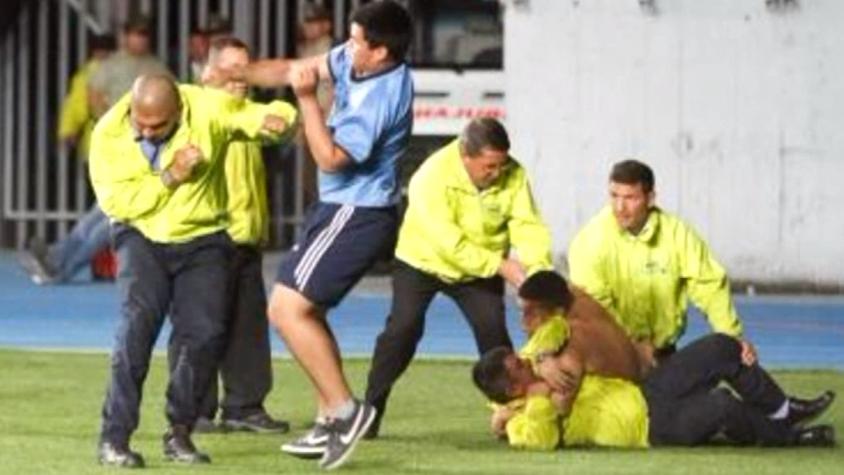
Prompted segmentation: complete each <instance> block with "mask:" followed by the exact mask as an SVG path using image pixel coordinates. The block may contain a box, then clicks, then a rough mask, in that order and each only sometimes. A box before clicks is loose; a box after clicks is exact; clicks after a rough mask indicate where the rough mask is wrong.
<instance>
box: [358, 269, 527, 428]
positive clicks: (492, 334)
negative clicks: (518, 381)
mask: <svg viewBox="0 0 844 475" xmlns="http://www.w3.org/2000/svg"><path fill="white" fill-rule="evenodd" d="M392 283H393V300H392V305H391V309H390V315H389V316H388V317H387V322H386V325H385V327H384V330H383V331H382V332H381V334H380V335H378V339H377V341H376V343H375V353H374V354H373V356H372V367H371V368H370V370H369V380H368V382H367V388H366V400H367V401H369V402H370V403H371V404H372V405H374V406H375V407H376V408H377V409H378V415H379V418H380V417H382V416H383V414H384V411H385V409H386V406H387V398H388V397H389V395H390V390H391V389H392V387H393V384H395V382H396V381H397V380H398V379H399V377H400V376H401V375H402V373H404V370H405V369H407V366H408V365H409V364H410V361H411V360H412V359H413V355H414V354H415V353H416V346H417V345H418V343H419V340H421V339H422V334H423V332H424V330H425V312H426V311H427V310H428V306H429V305H430V303H431V300H433V298H434V296H436V294H437V293H438V292H443V293H445V294H446V295H448V296H449V297H451V298H452V299H453V300H454V301H455V302H456V303H457V305H458V307H460V310H461V312H462V313H463V316H464V318H466V321H468V322H469V326H470V327H471V329H472V333H473V334H474V336H475V344H476V345H477V349H478V353H479V354H483V353H484V352H486V351H488V350H490V349H492V348H495V347H496V346H508V347H512V342H511V341H510V335H509V334H508V333H507V325H506V321H505V314H504V281H503V279H501V277H498V276H495V277H491V278H488V279H476V280H472V281H469V282H463V283H457V284H448V283H446V282H443V281H442V280H440V279H438V278H436V277H434V276H433V275H430V274H427V273H425V272H422V271H420V270H417V269H415V268H413V267H411V266H409V265H407V264H405V263H403V262H401V261H396V268H395V269H394V270H393V280H392Z"/></svg>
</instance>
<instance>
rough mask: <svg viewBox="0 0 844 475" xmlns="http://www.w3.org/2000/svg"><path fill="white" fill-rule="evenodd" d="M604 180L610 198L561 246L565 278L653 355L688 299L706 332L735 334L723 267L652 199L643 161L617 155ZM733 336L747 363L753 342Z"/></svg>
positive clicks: (676, 326) (662, 351)
mask: <svg viewBox="0 0 844 475" xmlns="http://www.w3.org/2000/svg"><path fill="white" fill-rule="evenodd" d="M609 182H610V183H609V194H610V204H609V205H608V206H607V207H605V208H604V209H603V210H601V212H600V213H599V214H598V215H597V216H595V217H594V218H592V219H591V220H590V221H589V222H588V223H587V224H586V226H584V227H583V229H581V230H580V231H579V232H578V233H577V235H576V236H575V238H574V240H572V243H571V246H570V247H569V253H568V259H569V270H570V273H571V275H570V277H571V280H572V282H573V283H574V284H575V285H577V286H578V287H581V288H582V289H584V290H585V291H586V292H588V293H589V294H591V295H592V296H593V297H594V298H595V299H596V300H597V301H598V302H599V303H601V305H603V306H604V308H606V309H607V310H609V311H610V313H612V314H613V316H614V317H615V318H616V320H617V321H618V323H620V324H621V326H622V327H623V328H624V329H625V330H626V331H627V334H628V335H629V336H630V337H631V338H632V339H634V340H638V341H643V342H650V343H651V344H652V345H653V347H654V350H655V353H656V356H657V357H658V358H657V359H659V357H662V356H667V355H670V354H671V353H673V351H674V350H675V348H676V347H675V345H676V343H677V341H678V340H679V339H680V337H681V336H682V334H683V332H684V330H685V328H686V309H687V305H688V303H687V301H688V300H689V299H691V300H692V302H694V303H695V305H696V306H697V307H698V308H700V309H701V311H702V312H703V313H704V314H705V315H706V317H707V319H708V320H709V323H710V325H711V326H712V329H713V330H714V331H716V332H719V333H724V334H726V335H730V336H734V337H738V338H741V334H742V324H741V321H740V320H739V318H738V315H737V314H736V310H735V307H734V306H733V301H732V298H731V296H730V286H729V282H728V281H727V274H726V272H725V271H724V268H723V267H722V266H721V265H720V264H719V263H718V262H717V261H716V260H715V257H714V256H713V255H712V253H711V252H710V251H709V247H708V246H707V245H706V243H705V242H704V241H703V239H701V238H700V236H699V235H698V234H697V233H696V232H695V231H694V230H693V229H692V228H691V227H690V226H689V225H687V224H686V223H684V222H683V221H682V220H680V219H679V218H678V217H676V216H674V215H672V214H670V213H667V212H665V211H663V210H662V209H660V208H659V207H657V206H656V204H655V198H656V194H655V191H654V174H653V171H652V170H651V168H650V167H649V166H647V165H646V164H644V163H642V162H639V161H637V160H625V161H622V162H619V163H616V164H615V165H614V166H613V168H612V171H611V173H610V179H609ZM740 341H741V344H742V349H743V351H742V356H743V358H744V361H745V362H746V363H747V364H751V363H752V362H753V361H755V359H756V352H755V349H754V348H753V346H752V345H751V344H750V343H749V342H747V341H746V340H740Z"/></svg>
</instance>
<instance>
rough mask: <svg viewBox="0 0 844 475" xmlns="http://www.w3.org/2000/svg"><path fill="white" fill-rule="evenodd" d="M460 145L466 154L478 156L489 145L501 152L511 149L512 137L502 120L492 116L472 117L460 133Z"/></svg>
mask: <svg viewBox="0 0 844 475" xmlns="http://www.w3.org/2000/svg"><path fill="white" fill-rule="evenodd" d="M460 147H461V149H462V151H463V153H464V154H466V155H468V156H470V157H477V156H478V155H480V153H481V150H483V149H484V148H486V147H489V148H491V149H493V150H497V151H499V152H506V151H508V150H510V138H509V137H508V136H507V130H505V129H504V126H503V125H501V122H499V121H497V120H496V119H493V118H492V117H481V118H479V119H472V121H471V122H469V123H468V124H466V127H464V128H463V132H461V133H460Z"/></svg>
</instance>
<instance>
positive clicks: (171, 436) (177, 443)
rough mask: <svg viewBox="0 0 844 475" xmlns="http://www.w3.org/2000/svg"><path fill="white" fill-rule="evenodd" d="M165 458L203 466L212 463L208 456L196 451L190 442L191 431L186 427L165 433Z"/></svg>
mask: <svg viewBox="0 0 844 475" xmlns="http://www.w3.org/2000/svg"><path fill="white" fill-rule="evenodd" d="M163 442H164V457H165V458H167V460H172V461H174V462H181V463H189V464H202V463H211V458H210V457H208V455H206V454H204V453H202V452H200V451H198V450H196V446H194V445H193V442H192V441H191V440H190V431H188V429H187V427H185V426H173V427H171V428H170V430H168V431H167V432H165V433H164V440H163Z"/></svg>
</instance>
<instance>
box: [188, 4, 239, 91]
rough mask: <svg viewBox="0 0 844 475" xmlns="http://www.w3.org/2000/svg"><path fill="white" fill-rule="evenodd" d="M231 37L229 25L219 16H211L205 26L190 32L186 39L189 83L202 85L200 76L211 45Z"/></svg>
mask: <svg viewBox="0 0 844 475" xmlns="http://www.w3.org/2000/svg"><path fill="white" fill-rule="evenodd" d="M229 35H231V25H230V24H229V22H228V21H227V20H226V19H224V18H223V17H221V16H218V15H211V16H210V17H209V18H208V23H207V25H206V26H205V27H204V28H202V27H196V28H194V29H193V30H191V33H190V37H189V38H188V61H189V62H190V70H189V71H188V74H190V82H192V83H195V84H200V83H202V74H203V70H204V69H205V63H206V61H207V60H208V51H209V49H210V48H211V43H213V42H214V40H216V39H218V38H223V37H227V36H229Z"/></svg>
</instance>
